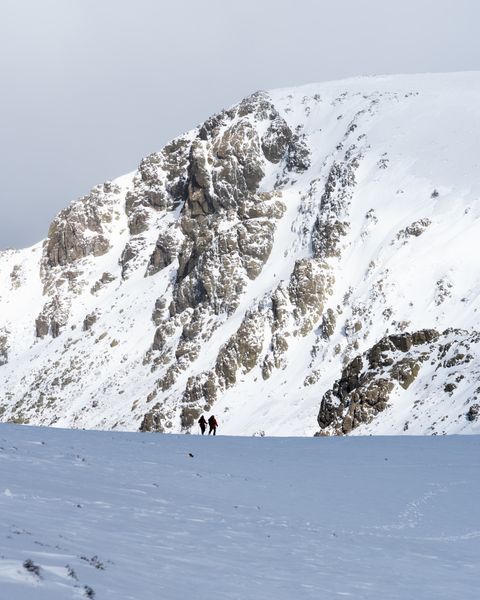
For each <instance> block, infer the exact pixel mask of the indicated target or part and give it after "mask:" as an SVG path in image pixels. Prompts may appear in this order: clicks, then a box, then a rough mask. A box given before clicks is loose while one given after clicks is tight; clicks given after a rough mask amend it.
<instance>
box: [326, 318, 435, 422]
mask: <svg viewBox="0 0 480 600" xmlns="http://www.w3.org/2000/svg"><path fill="white" fill-rule="evenodd" d="M439 335H440V334H439V333H438V332H437V331H435V330H432V329H423V330H420V331H416V332H414V333H404V334H399V335H391V336H388V337H385V338H382V339H381V340H380V341H379V342H378V343H377V344H375V345H374V346H372V347H371V348H370V349H369V350H368V351H367V352H366V353H365V354H364V355H363V356H357V357H356V358H354V359H353V360H352V361H351V362H350V363H349V364H348V365H347V366H346V367H345V369H344V370H343V372H342V375H341V377H340V379H339V380H337V381H336V382H335V383H334V385H333V388H332V389H331V390H328V391H327V392H326V394H325V395H324V396H323V398H322V402H321V405H320V411H319V414H318V419H317V420H318V424H319V425H320V427H321V428H322V429H328V431H329V432H333V433H336V434H346V433H349V432H350V431H351V430H352V429H354V428H355V427H358V425H360V424H362V423H369V422H370V421H371V420H372V419H373V418H374V417H375V416H376V415H377V414H378V413H379V412H381V411H383V410H384V409H385V408H386V407H387V405H388V402H389V398H390V393H391V392H392V390H393V389H394V387H395V385H400V386H401V387H402V388H403V389H407V388H408V387H409V386H410V385H411V384H412V383H413V381H414V380H415V379H416V377H417V376H418V374H419V372H420V368H421V365H422V363H423V362H425V361H426V360H427V359H428V357H429V356H430V352H431V350H430V349H429V346H428V344H432V343H433V342H436V341H437V340H438V338H439ZM424 346H427V348H426V350H425V351H422V350H420V349H419V350H417V349H416V348H417V347H420V348H423V347H424Z"/></svg>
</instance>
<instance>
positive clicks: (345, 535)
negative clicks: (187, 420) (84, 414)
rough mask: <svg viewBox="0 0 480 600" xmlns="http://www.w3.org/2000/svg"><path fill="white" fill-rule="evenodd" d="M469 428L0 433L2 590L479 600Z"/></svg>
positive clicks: (30, 594)
mask: <svg viewBox="0 0 480 600" xmlns="http://www.w3.org/2000/svg"><path fill="white" fill-rule="evenodd" d="M479 456H480V439H479V438H478V436H462V437H460V436H451V437H444V436H442V437H440V436H439V437H436V438H435V437H413V438H409V439H407V438H402V437H364V438H355V437H352V438H310V439H298V438H246V437H243V438H236V437H217V438H208V437H206V438H205V437H204V438H202V437H199V436H194V435H189V436H174V435H172V436H166V435H159V434H145V435H142V434H139V433H113V432H85V431H62V430H56V429H46V428H30V427H17V426H12V425H2V426H1V427H0V459H1V465H2V483H1V487H0V511H1V515H2V520H1V523H0V596H1V598H2V599H5V600H7V599H9V600H10V599H15V600H32V598H35V600H70V599H72V600H73V599H75V598H77V599H81V598H95V600H109V599H112V600H113V599H115V600H117V599H119V598H121V599H122V600H140V599H141V600H157V599H158V598H168V599H169V600H177V599H178V600H184V599H186V598H195V599H196V600H210V599H211V598H221V599H222V600H240V599H244V598H255V599H256V600H292V599H293V598H295V599H298V600H307V599H312V600H318V599H319V598H337V597H348V598H355V600H405V599H407V598H415V599H416V600H432V599H433V598H435V600H451V599H452V598H461V599H462V600H476V599H477V598H478V571H479V568H480V527H479V525H478V520H477V519H476V514H477V510H478V496H479V493H480V480H479V478H478V476H477V473H478V470H479V468H480V464H479V458H478V457H479Z"/></svg>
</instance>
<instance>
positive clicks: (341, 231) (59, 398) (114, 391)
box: [0, 73, 480, 435]
mask: <svg viewBox="0 0 480 600" xmlns="http://www.w3.org/2000/svg"><path fill="white" fill-rule="evenodd" d="M479 238H480V73H458V74H447V75H418V76H412V75H409V76H395V77H375V78H359V79H352V80H347V81H339V82H333V83H323V84H315V85H308V86H304V87H300V88H292V89H282V90H275V91H272V92H258V93H256V94H253V95H252V96H250V97H248V98H246V99H245V100H243V101H242V102H240V103H239V104H238V105H236V106H234V107H232V108H230V109H228V110H225V111H222V112H221V113H219V114H217V115H215V116H213V117H211V118H210V119H208V120H207V121H206V122H205V123H203V124H202V125H201V126H199V127H198V128H196V129H194V130H192V131H190V132H189V133H187V134H185V135H182V136H180V137H178V138H176V139H175V140H173V141H172V142H170V143H169V144H167V145H166V146H165V147H164V148H163V149H162V150H161V151H160V152H158V153H156V154H152V155H150V156H148V157H146V158H145V159H144V160H143V161H142V162H141V164H140V166H139V168H138V170H136V171H134V172H133V173H130V174H128V175H126V176H124V177H120V178H119V179H116V180H115V181H112V182H108V183H105V184H103V185H99V186H96V187H95V188H93V190H92V191H91V192H90V193H89V194H88V195H87V196H85V197H83V198H80V199H79V200H77V201H75V202H73V203H72V204H71V205H70V206H69V207H68V208H66V209H65V210H63V211H62V212H61V213H60V214H59V215H58V216H57V217H56V218H55V219H54V221H53V223H52V224H51V226H50V229H49V232H48V237H47V238H46V240H44V241H43V242H41V243H39V244H37V245H36V246H34V247H32V248H27V249H25V250H18V251H16V250H8V251H4V252H2V253H0V365H1V366H0V413H1V419H2V420H3V421H14V422H19V423H31V424H44V425H56V426H65V427H88V428H103V429H107V428H115V429H138V428H139V427H141V429H142V430H159V431H168V432H178V431H189V430H190V429H191V428H192V426H194V425H195V421H196V419H197V418H198V415H199V414H200V413H202V412H214V413H215V415H216V416H217V419H218V420H219V422H220V431H221V432H223V433H228V434H233V433H235V434H250V435H251V434H263V433H265V434H267V435H279V434H288V435H312V434H314V433H316V432H320V433H322V434H332V433H350V432H353V433H359V434H366V433H402V432H406V433H417V434H418V433H459V432H475V431H477V432H479V431H480V420H477V415H478V412H479V402H480V401H479V396H480V381H479V380H480V333H479V332H480V312H479V308H480V297H479V294H480V272H479V269H478V266H477V262H478V257H477V252H476V250H477V249H478V247H479V246H478V240H479ZM317 417H318V418H317Z"/></svg>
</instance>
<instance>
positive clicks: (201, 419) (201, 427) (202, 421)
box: [198, 415, 207, 435]
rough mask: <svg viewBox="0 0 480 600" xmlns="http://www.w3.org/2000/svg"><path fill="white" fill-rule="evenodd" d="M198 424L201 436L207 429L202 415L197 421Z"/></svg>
mask: <svg viewBox="0 0 480 600" xmlns="http://www.w3.org/2000/svg"><path fill="white" fill-rule="evenodd" d="M198 424H199V425H200V431H201V432H202V435H203V434H204V433H205V429H206V428H207V421H206V420H205V417H204V416H203V415H202V416H201V417H200V418H199V419H198Z"/></svg>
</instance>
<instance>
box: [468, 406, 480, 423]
mask: <svg viewBox="0 0 480 600" xmlns="http://www.w3.org/2000/svg"><path fill="white" fill-rule="evenodd" d="M479 414H480V404H472V405H471V406H470V408H469V409H468V412H467V420H468V421H475V420H476V419H478V415H479Z"/></svg>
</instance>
